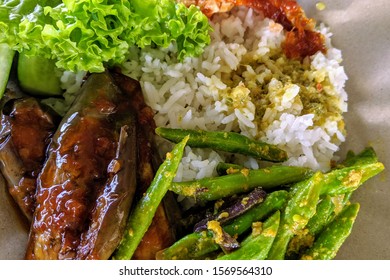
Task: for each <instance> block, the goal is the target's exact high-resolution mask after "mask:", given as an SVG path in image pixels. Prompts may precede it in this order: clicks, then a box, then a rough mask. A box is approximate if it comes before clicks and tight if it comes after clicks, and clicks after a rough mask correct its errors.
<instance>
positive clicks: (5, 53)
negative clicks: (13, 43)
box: [0, 44, 15, 99]
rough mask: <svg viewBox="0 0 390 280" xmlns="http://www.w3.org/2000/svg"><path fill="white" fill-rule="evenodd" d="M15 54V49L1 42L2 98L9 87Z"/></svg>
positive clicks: (0, 90) (0, 82)
mask: <svg viewBox="0 0 390 280" xmlns="http://www.w3.org/2000/svg"><path fill="white" fill-rule="evenodd" d="M14 55H15V51H13V50H11V49H10V47H9V46H8V45H7V44H0V99H1V98H2V97H3V94H4V91H5V89H6V87H7V83H8V78H9V74H10V72H11V67H12V61H13V59H14Z"/></svg>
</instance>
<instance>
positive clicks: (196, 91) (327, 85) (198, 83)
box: [122, 7, 347, 180]
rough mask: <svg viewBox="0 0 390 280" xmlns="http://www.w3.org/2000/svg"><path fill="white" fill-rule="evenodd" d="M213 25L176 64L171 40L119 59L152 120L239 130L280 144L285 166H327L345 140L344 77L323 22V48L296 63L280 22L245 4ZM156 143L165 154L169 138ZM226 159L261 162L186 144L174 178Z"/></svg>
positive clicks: (196, 174) (193, 175)
mask: <svg viewBox="0 0 390 280" xmlns="http://www.w3.org/2000/svg"><path fill="white" fill-rule="evenodd" d="M211 25H212V27H213V32H212V33H211V37H212V41H211V44H210V45H209V46H208V47H207V48H206V49H205V50H204V53H203V54H202V56H201V57H197V58H185V60H184V61H182V62H179V61H177V59H176V46H175V45H174V44H172V45H171V46H170V47H169V48H166V49H156V48H144V49H142V50H141V49H138V48H134V49H133V50H132V52H131V57H129V58H128V61H127V62H126V63H124V64H123V65H122V71H123V73H124V74H126V75H128V76H130V77H132V78H134V79H136V80H139V81H140V83H141V87H142V90H143V92H144V95H145V100H146V102H147V104H148V105H149V106H150V107H151V108H152V109H153V110H154V111H155V113H156V115H155V121H156V124H157V126H164V127H172V128H187V129H204V130H221V131H236V132H240V133H242V134H244V135H246V136H248V137H251V138H254V139H258V140H262V141H265V142H268V143H271V144H275V145H278V146H279V147H280V148H282V149H285V150H286V151H287V153H288V156H289V159H288V161H286V162H285V163H283V164H287V165H297V166H305V167H310V168H313V169H316V170H322V171H326V170H329V168H330V164H331V160H332V159H334V156H335V153H336V152H337V151H338V147H339V145H340V144H341V143H342V142H344V141H345V130H344V121H343V113H344V112H346V111H347V94H346V92H345V90H344V85H345V81H346V80H347V76H346V74H345V72H344V68H343V67H342V66H341V65H340V63H341V61H342V56H341V52H340V51H339V50H337V49H335V48H333V47H332V45H331V40H330V38H331V33H330V32H329V30H328V28H327V27H325V26H324V25H320V26H319V27H318V29H319V31H320V32H321V33H323V34H324V36H325V38H326V40H325V43H326V45H327V48H328V51H327V53H326V54H323V53H317V54H315V55H313V56H312V57H309V58H305V59H304V60H303V61H295V60H290V59H287V58H286V56H285V55H284V54H283V52H282V48H281V46H282V43H283V41H284V39H285V31H284V30H283V27H282V26H281V25H280V24H278V23H275V22H274V21H273V20H271V19H268V18H263V17H262V15H260V14H257V13H256V12H255V11H253V10H252V9H250V8H245V7H240V8H235V9H233V10H232V11H231V12H230V13H226V14H217V15H214V17H213V19H212V21H211ZM159 141H160V143H159V144H160V147H161V155H162V156H164V154H165V153H166V152H167V151H168V150H170V149H171V144H170V143H169V142H167V141H164V140H162V139H159ZM232 160H235V161H236V162H239V163H241V164H244V165H246V166H247V167H251V168H259V167H260V166H261V165H262V163H261V162H259V161H257V160H255V159H253V158H247V157H242V156H235V157H234V158H232V157H231V155H228V154H224V153H220V152H218V151H212V150H207V149H191V148H189V147H187V148H186V150H185V156H184V158H183V160H182V163H181V165H180V167H179V171H178V173H177V177H176V180H192V179H199V178H203V177H210V176H215V175H216V172H215V167H216V165H217V164H218V162H220V161H232Z"/></svg>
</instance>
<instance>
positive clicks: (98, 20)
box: [0, 0, 211, 72]
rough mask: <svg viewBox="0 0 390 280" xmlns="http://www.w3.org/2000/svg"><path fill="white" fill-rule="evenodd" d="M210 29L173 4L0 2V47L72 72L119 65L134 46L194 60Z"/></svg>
mask: <svg viewBox="0 0 390 280" xmlns="http://www.w3.org/2000/svg"><path fill="white" fill-rule="evenodd" d="M210 30H211V27H210V25H209V22H208V19H207V17H206V16H205V15H203V13H202V12H201V11H200V10H199V8H197V7H195V6H191V7H189V8H187V7H185V6H184V5H183V4H179V3H176V2H175V1H174V0H160V1H157V0H129V1H124V0H63V1H56V0H54V1H44V0H18V1H17V0H0V43H7V44H8V45H9V46H10V47H11V48H12V49H14V50H16V51H19V52H21V51H23V52H24V53H25V54H27V55H31V56H43V57H46V58H51V59H55V60H56V65H57V66H58V67H59V68H63V69H65V70H70V71H74V72H76V71H80V70H84V71H90V72H102V71H104V67H105V66H112V65H117V64H121V63H123V62H124V61H125V60H126V57H127V56H128V54H129V49H130V47H131V46H134V45H135V46H138V47H140V48H143V47H145V46H157V47H168V46H169V45H170V44H171V43H172V42H174V43H176V46H177V56H178V59H179V60H182V59H184V58H185V57H187V56H198V55H200V54H201V53H202V52H203V49H204V48H205V46H206V45H208V44H209V42H210V36H209V32H210Z"/></svg>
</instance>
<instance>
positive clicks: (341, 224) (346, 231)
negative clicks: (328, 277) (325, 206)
mask: <svg viewBox="0 0 390 280" xmlns="http://www.w3.org/2000/svg"><path fill="white" fill-rule="evenodd" d="M359 208H360V205H359V204H358V203H353V204H350V205H347V206H346V207H345V208H344V209H343V211H342V212H341V213H340V214H338V215H337V216H336V218H335V219H334V220H333V221H332V222H331V223H330V224H329V225H328V226H327V227H326V228H325V229H324V231H323V232H322V233H321V234H320V235H319V237H318V238H317V239H316V240H315V242H314V244H313V246H311V247H310V248H309V249H308V251H307V252H306V253H305V254H304V255H303V256H302V259H321V260H330V259H333V258H334V257H335V256H336V254H337V252H338V250H339V249H340V247H341V245H342V244H343V243H344V241H345V240H346V238H347V237H348V236H349V235H350V233H351V231H352V227H353V225H354V222H355V220H356V216H357V214H358V212H359Z"/></svg>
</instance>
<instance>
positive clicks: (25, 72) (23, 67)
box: [17, 53, 63, 96]
mask: <svg viewBox="0 0 390 280" xmlns="http://www.w3.org/2000/svg"><path fill="white" fill-rule="evenodd" d="M17 72H18V81H19V86H20V87H21V89H22V90H23V91H25V92H27V93H30V94H32V95H40V96H55V95H61V94H62V92H63V91H62V89H61V81H60V77H59V75H58V69H57V67H56V65H55V62H54V61H53V60H51V59H47V58H43V57H38V56H26V55H24V54H23V53H20V54H19V59H18V69H17Z"/></svg>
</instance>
